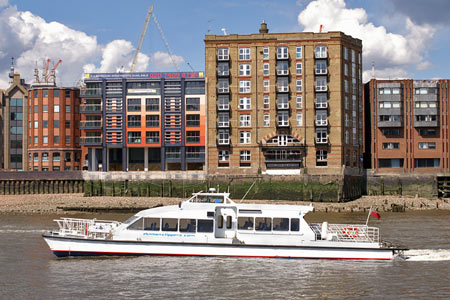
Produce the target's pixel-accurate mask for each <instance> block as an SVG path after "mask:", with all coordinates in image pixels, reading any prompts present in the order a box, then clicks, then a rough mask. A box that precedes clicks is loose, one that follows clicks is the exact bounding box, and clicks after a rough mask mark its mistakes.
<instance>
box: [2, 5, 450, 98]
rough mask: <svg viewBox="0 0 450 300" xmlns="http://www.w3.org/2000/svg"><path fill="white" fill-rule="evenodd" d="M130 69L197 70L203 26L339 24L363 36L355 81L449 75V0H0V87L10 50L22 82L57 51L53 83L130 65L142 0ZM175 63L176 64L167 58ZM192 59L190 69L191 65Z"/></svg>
mask: <svg viewBox="0 0 450 300" xmlns="http://www.w3.org/2000/svg"><path fill="white" fill-rule="evenodd" d="M151 4H153V5H154V10H153V12H154V14H155V16H156V19H157V20H158V23H159V24H160V26H161V28H162V30H163V34H164V36H165V38H166V40H167V42H168V44H169V45H170V46H169V47H170V49H171V50H170V52H172V54H173V55H172V57H171V56H170V55H169V50H168V49H167V48H166V47H165V45H164V43H163V38H162V37H161V35H160V32H159V31H158V29H157V26H156V24H155V22H154V21H153V20H151V21H150V23H149V26H148V30H147V34H146V35H145V39H144V43H143V46H142V49H141V53H140V55H139V56H138V61H137V65H136V68H135V71H137V72H141V71H142V72H156V71H177V68H178V69H180V70H181V71H191V70H192V69H194V70H195V71H203V70H204V69H205V59H204V42H203V39H204V36H205V34H217V35H222V34H224V31H225V32H226V33H228V34H231V33H237V34H251V33H257V32H258V30H259V26H260V23H261V22H262V21H263V20H265V22H266V23H267V25H268V27H269V30H270V32H272V33H273V32H303V31H306V32H318V31H319V28H320V25H323V26H324V31H342V32H344V33H346V34H348V35H351V36H353V37H356V38H359V39H361V40H362V41H363V71H364V72H363V80H364V81H367V80H369V79H370V78H371V69H372V62H374V64H375V76H376V78H378V79H384V78H387V79H395V78H413V79H436V78H450V75H449V74H448V73H449V71H448V70H450V59H448V56H447V54H448V53H449V50H448V48H449V45H450V1H448V0H426V1H425V0H377V1H369V0H314V1H310V0H272V1H269V0H246V1H242V0H222V1H211V0H155V1H149V0H145V1H144V0H132V1H123V0H89V1H87V0H64V1H63V0H0V88H3V89H4V88H7V87H8V80H9V78H8V73H9V68H10V65H11V57H14V65H15V71H16V72H19V73H20V74H21V76H22V78H25V79H26V81H27V82H28V83H31V82H32V80H33V72H34V68H35V66H36V63H37V65H38V67H39V68H40V70H42V68H43V64H44V63H43V62H44V61H45V60H46V59H48V58H50V59H51V63H50V67H51V66H52V65H53V64H55V63H56V62H57V61H58V60H59V59H61V60H62V63H61V64H60V65H59V66H58V68H57V84H58V85H59V86H67V87H70V86H75V85H76V84H77V82H78V81H79V80H80V79H81V78H82V77H83V74H84V73H85V72H87V73H89V72H117V71H129V69H130V65H131V62H132V59H133V56H134V54H135V51H136V47H137V44H138V41H139V36H140V34H141V31H142V27H143V25H144V21H145V17H146V15H147V11H148V8H149V6H150V5H151ZM174 63H175V64H176V65H177V67H175V66H174ZM191 67H192V68H191Z"/></svg>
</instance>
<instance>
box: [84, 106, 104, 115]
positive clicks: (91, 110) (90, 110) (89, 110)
mask: <svg viewBox="0 0 450 300" xmlns="http://www.w3.org/2000/svg"><path fill="white" fill-rule="evenodd" d="M101 112H102V105H101V104H81V105H80V113H82V114H100V113H101Z"/></svg>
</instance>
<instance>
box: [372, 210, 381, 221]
mask: <svg viewBox="0 0 450 300" xmlns="http://www.w3.org/2000/svg"><path fill="white" fill-rule="evenodd" d="M370 215H371V216H374V217H375V218H377V219H378V220H379V219H380V218H381V216H380V214H379V213H377V212H376V211H374V210H371V211H370Z"/></svg>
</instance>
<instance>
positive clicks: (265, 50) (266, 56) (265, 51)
mask: <svg viewBox="0 0 450 300" xmlns="http://www.w3.org/2000/svg"><path fill="white" fill-rule="evenodd" d="M263 59H269V47H263Z"/></svg>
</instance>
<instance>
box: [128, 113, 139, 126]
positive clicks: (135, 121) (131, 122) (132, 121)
mask: <svg viewBox="0 0 450 300" xmlns="http://www.w3.org/2000/svg"><path fill="white" fill-rule="evenodd" d="M128 127H141V116H140V115H129V116H128Z"/></svg>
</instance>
